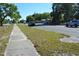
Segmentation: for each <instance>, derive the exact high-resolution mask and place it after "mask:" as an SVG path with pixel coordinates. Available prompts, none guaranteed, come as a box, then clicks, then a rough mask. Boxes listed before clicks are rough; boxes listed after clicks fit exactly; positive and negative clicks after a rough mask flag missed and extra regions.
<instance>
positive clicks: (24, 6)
mask: <svg viewBox="0 0 79 59" xmlns="http://www.w3.org/2000/svg"><path fill="white" fill-rule="evenodd" d="M15 5H16V6H17V8H18V11H19V12H20V15H21V17H22V19H24V20H26V16H28V15H32V14H34V13H44V12H51V11H52V4H51V3H16V4H15Z"/></svg>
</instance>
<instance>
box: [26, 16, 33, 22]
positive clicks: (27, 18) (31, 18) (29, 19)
mask: <svg viewBox="0 0 79 59" xmlns="http://www.w3.org/2000/svg"><path fill="white" fill-rule="evenodd" d="M30 21H34V17H33V16H32V15H29V16H27V17H26V22H30Z"/></svg>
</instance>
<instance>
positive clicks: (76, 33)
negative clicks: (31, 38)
mask: <svg viewBox="0 0 79 59" xmlns="http://www.w3.org/2000/svg"><path fill="white" fill-rule="evenodd" d="M32 28H37V29H42V30H46V31H51V32H58V33H62V34H66V35H69V36H72V37H78V38H79V28H68V27H65V26H61V25H59V26H58V25H57V26H33V27H32Z"/></svg>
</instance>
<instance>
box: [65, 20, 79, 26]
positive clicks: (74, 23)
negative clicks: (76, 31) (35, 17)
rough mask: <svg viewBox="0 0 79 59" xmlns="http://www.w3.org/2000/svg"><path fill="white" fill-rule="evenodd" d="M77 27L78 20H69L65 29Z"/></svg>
mask: <svg viewBox="0 0 79 59" xmlns="http://www.w3.org/2000/svg"><path fill="white" fill-rule="evenodd" d="M78 26H79V20H71V21H69V22H67V23H66V27H78Z"/></svg>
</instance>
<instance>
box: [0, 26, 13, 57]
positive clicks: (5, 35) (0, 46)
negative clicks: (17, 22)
mask: <svg viewBox="0 0 79 59" xmlns="http://www.w3.org/2000/svg"><path fill="white" fill-rule="evenodd" d="M12 28H13V25H7V26H5V25H4V26H2V27H0V56H3V55H4V52H5V48H6V46H7V43H8V40H9V36H10V33H11V31H12Z"/></svg>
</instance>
